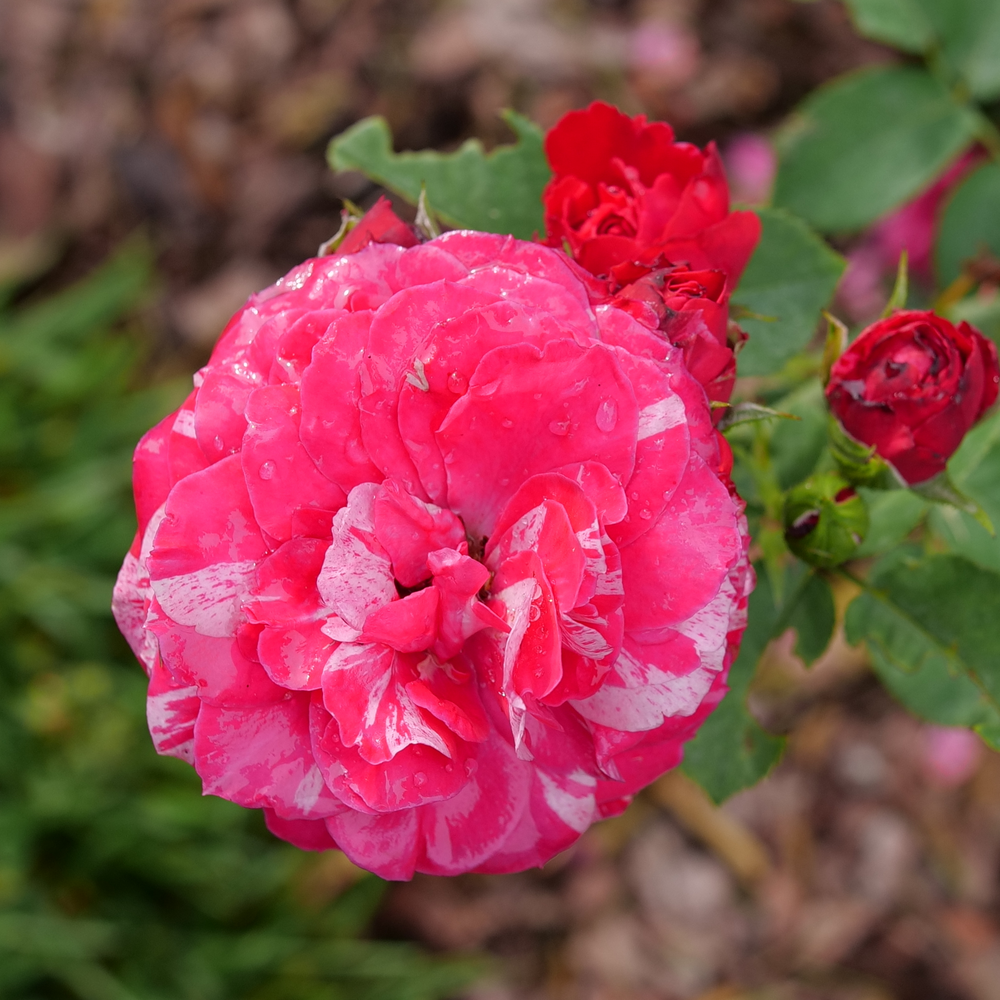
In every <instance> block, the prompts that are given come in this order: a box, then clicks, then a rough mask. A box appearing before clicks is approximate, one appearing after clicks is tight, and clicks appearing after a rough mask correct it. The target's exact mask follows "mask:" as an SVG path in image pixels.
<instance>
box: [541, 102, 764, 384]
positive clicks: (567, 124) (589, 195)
mask: <svg viewBox="0 0 1000 1000" xmlns="http://www.w3.org/2000/svg"><path fill="white" fill-rule="evenodd" d="M545 151H546V154H547V156H548V159H549V165H550V166H551V168H552V172H553V177H552V180H551V181H550V182H549V184H548V186H547V187H546V189H545V194H544V198H543V200H544V205H545V227H546V234H547V240H546V241H547V243H548V245H549V246H553V247H563V248H564V249H566V250H567V251H568V252H569V253H570V254H571V255H572V256H573V258H574V259H575V260H576V261H578V263H579V264H580V265H581V266H583V267H584V268H586V269H587V270H588V271H590V272H591V273H592V274H594V275H596V276H598V277H600V278H601V279H602V280H603V282H604V283H605V286H606V288H607V291H608V294H609V295H618V296H619V299H624V300H626V301H629V302H632V303H634V302H636V301H637V300H641V301H644V302H645V303H646V304H647V305H649V306H650V307H652V308H653V309H654V310H655V312H656V313H657V315H658V324H659V327H660V329H661V330H662V331H663V333H664V335H665V336H666V337H667V338H668V339H669V340H670V342H671V343H673V344H675V345H676V346H678V347H681V349H682V351H683V352H684V359H685V362H686V364H687V366H688V369H689V370H690V371H691V372H692V374H694V375H695V377H696V378H697V379H698V380H699V381H700V382H701V383H702V385H703V386H705V388H706V391H707V392H708V394H709V397H710V398H711V399H713V400H719V401H727V400H728V399H729V396H730V394H731V393H732V385H733V382H734V380H735V378H736V359H735V354H734V348H735V347H737V346H738V345H739V343H740V341H741V338H742V335H741V334H740V333H739V331H738V330H736V331H733V333H732V335H730V331H729V312H728V302H729V295H730V294H731V293H732V291H733V289H734V288H735V287H736V284H737V282H738V281H739V277H740V274H741V273H742V272H743V269H744V267H746V264H747V261H748V260H749V259H750V255H751V254H752V253H753V250H754V247H755V246H756V244H757V241H758V239H759V238H760V220H759V219H758V218H757V216H756V215H755V214H754V213H753V212H730V210H729V188H728V185H727V184H726V177H725V173H724V171H723V167H722V160H721V159H720V157H719V153H718V150H717V149H716V148H715V145H714V144H709V146H708V148H707V149H706V150H705V151H702V150H700V149H698V147H697V146H694V145H692V144H690V143H686V142H675V141H674V134H673V131H672V130H671V128H670V126H669V125H667V124H666V122H649V123H647V122H646V119H645V117H644V116H642V115H639V116H638V117H635V118H629V117H628V116H627V115H624V114H622V113H621V112H620V111H618V110H617V109H616V108H613V107H612V106H611V105H609V104H603V103H601V102H599V101H598V102H594V103H593V104H591V105H590V107H589V108H586V109H584V110H582V111H572V112H570V113H569V114H567V115H565V116H564V117H563V118H562V119H560V121H559V122H558V123H557V124H556V126H555V127H554V128H553V129H551V131H549V133H548V134H547V135H546V138H545ZM619 304H621V303H619Z"/></svg>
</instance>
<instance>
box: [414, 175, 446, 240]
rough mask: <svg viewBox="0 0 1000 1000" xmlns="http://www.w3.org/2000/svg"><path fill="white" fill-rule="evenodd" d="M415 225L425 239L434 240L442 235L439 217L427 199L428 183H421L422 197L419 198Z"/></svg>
mask: <svg viewBox="0 0 1000 1000" xmlns="http://www.w3.org/2000/svg"><path fill="white" fill-rule="evenodd" d="M413 225H414V226H416V228H417V232H419V233H420V235H421V236H423V237H424V239H427V240H433V239H434V238H435V237H437V236H440V235H441V227H440V226H439V225H438V223H437V219H436V218H435V216H434V210H433V209H432V208H431V206H430V202H429V201H428V200H427V185H426V184H421V185H420V197H419V198H418V199H417V217H416V218H415V219H414V220H413Z"/></svg>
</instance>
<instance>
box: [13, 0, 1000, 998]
mask: <svg viewBox="0 0 1000 1000" xmlns="http://www.w3.org/2000/svg"><path fill="white" fill-rule="evenodd" d="M885 57H886V54H885V53H884V51H883V50H880V49H879V48H877V47H875V46H872V45H870V44H868V43H865V42H863V41H861V40H860V39H858V38H857V37H856V36H855V35H854V34H853V32H852V30H851V28H850V25H849V23H848V21H847V19H846V17H845V14H844V11H843V8H842V7H841V5H840V4H839V3H836V2H834V0H820V2H817V3H796V2H793V0H703V2H697V0H649V2H645V3H643V2H638V0H636V2H628V0H591V2H586V0H551V2H545V0H451V2H439V3H436V2H433V0H297V2H291V0H289V2H279V0H228V2H226V0H0V282H2V281H3V280H4V279H5V278H9V277H10V276H13V275H17V274H22V275H39V274H41V275H43V277H41V278H37V277H36V278H33V279H32V280H33V281H34V284H33V285H29V288H28V292H29V294H31V293H32V290H35V291H44V290H46V289H48V288H51V287H56V286H58V285H59V284H61V283H63V282H65V281H67V280H69V279H71V278H73V277H75V276H76V275H79V274H81V273H83V272H84V271H85V270H86V269H88V268H89V267H90V266H92V265H93V264H94V263H96V262H97V261H98V260H100V259H101V258H103V256H104V255H105V254H106V253H107V252H108V250H109V249H110V248H111V247H113V246H114V245H115V244H116V243H117V242H118V241H120V240H121V239H122V238H123V237H125V236H126V235H127V234H129V233H131V232H132V231H134V230H135V229H136V228H137V227H142V228H144V229H145V231H146V232H147V233H148V235H149V237H150V239H151V240H152V242H153V245H154V247H155V248H156V250H157V254H158V260H159V264H160V268H161V273H162V275H163V282H164V293H163V296H162V299H161V305H160V309H159V312H158V317H159V320H158V322H159V327H158V328H157V329H156V336H157V337H158V339H159V342H160V344H161V348H163V349H166V350H168V351H171V352H173V355H174V357H175V358H176V362H175V364H176V365H177V366H179V367H182V368H189V367H191V366H192V365H193V364H194V363H196V362H197V361H198V360H199V358H200V357H202V356H203V355H204V353H205V351H206V349H207V346H208V345H209V344H210V342H211V340H212V339H213V338H214V336H215V335H216V334H217V332H218V330H219V329H220V328H221V326H222V324H223V322H224V321H225V319H226V318H227V316H228V314H229V313H230V312H231V311H232V310H233V309H235V308H236V307H237V306H238V305H239V304H240V303H241V302H242V299H243V298H244V297H245V296H246V294H248V293H249V292H250V291H252V290H254V289H255V288H257V287H260V286H262V285H264V284H266V283H268V282H269V281H270V280H272V279H273V278H274V277H276V276H277V275H279V274H281V273H282V272H284V271H285V270H287V269H288V268H289V267H290V266H291V265H292V264H294V263H296V262H297V261H298V260H300V259H301V258H303V257H305V256H308V255H310V254H311V253H313V252H314V250H315V248H316V247H317V245H318V244H319V243H320V242H321V241H323V240H324V239H326V238H327V237H329V236H330V235H331V234H332V233H333V232H334V231H335V230H336V228H337V225H338V221H339V210H340V204H341V203H340V198H341V197H343V196H347V197H351V198H353V199H355V200H359V201H361V202H362V203H366V202H370V201H371V200H372V199H373V198H374V197H375V196H376V194H377V191H376V190H375V189H373V188H371V187H370V186H369V185H368V184H366V182H365V181H364V180H363V179H362V178H358V177H352V176H343V177H333V176H332V175H331V174H330V173H329V171H328V170H327V169H326V167H325V165H324V160H323V152H324V147H325V144H326V142H327V140H328V139H329V137H330V136H331V135H333V134H335V133H336V132H337V131H339V130H341V129H343V128H344V127H346V126H347V125H349V124H350V123H351V122H353V121H355V120H357V119H358V118H360V117H362V116H364V115H367V114H374V113H379V114H384V115H385V116H386V117H387V118H388V119H389V121H390V123H391V125H392V127H393V131H394V134H395V135H396V137H397V141H398V143H399V145H400V147H401V148H419V147H423V146H436V147H439V148H447V147H449V146H452V145H454V144H456V143H458V142H459V141H461V140H462V139H464V138H466V137H468V136H470V135H476V136H479V137H481V138H482V139H483V140H484V142H486V143H487V144H488V145H489V144H493V143H496V142H498V141H504V140H505V138H506V132H505V127H504V126H503V125H502V123H501V122H500V121H499V120H498V118H497V111H498V110H499V109H501V108H503V107H505V106H513V107H516V108H517V109H518V110H521V111H523V112H525V113H527V114H528V115H530V116H531V117H533V118H534V119H535V120H537V121H538V122H540V123H541V124H543V125H549V124H551V123H552V122H553V121H554V120H555V119H556V118H558V116H559V115H560V114H562V113H563V112H564V111H566V110H568V109H569V108H571V107H573V106H577V105H579V104H582V103H584V102H585V101H587V100H589V99H590V98H592V97H603V98H605V99H608V100H611V101H614V102H615V103H617V104H619V105H620V106H621V107H623V108H625V109H626V110H629V111H630V112H639V111H645V112H647V113H649V114H651V115H653V116H656V117H664V118H667V119H668V120H670V121H671V122H673V123H674V124H675V126H676V128H677V130H678V132H679V134H680V135H681V137H683V138H688V139H692V140H694V141H697V142H706V141H708V140H709V139H713V138H714V139H717V140H718V141H720V143H721V144H722V146H723V149H725V144H726V142H727V140H729V139H730V138H731V137H733V136H734V135H736V134H738V133H740V132H745V131H748V130H760V129H765V130H766V129H767V128H769V127H771V126H773V125H774V124H775V123H776V122H778V121H779V120H780V119H781V118H782V116H783V115H784V114H785V113H786V112H787V111H788V109H789V108H791V107H792V106H793V105H794V104H795V102H796V101H797V100H798V99H799V98H800V97H801V96H802V95H803V94H805V93H806V92H808V91H809V90H810V89H811V88H813V87H814V86H815V85H817V84H818V83H820V82H821V81H823V80H824V79H827V78H828V77H830V76H832V75H835V74H837V73H840V72H843V71H844V70H846V69H849V68H851V67H853V66H857V65H861V64H863V63H865V62H868V61H871V60H873V59H881V58H885ZM784 648H785V647H783V646H781V645H780V644H779V645H778V646H777V647H776V648H775V651H774V655H772V656H771V657H770V660H769V666H768V669H767V670H765V671H764V673H763V676H762V678H761V681H760V683H759V684H758V690H757V692H756V694H755V699H756V701H755V704H756V707H757V708H758V710H759V712H760V714H761V717H762V719H764V720H765V721H766V722H768V723H769V724H770V725H772V726H773V727H774V728H775V730H776V731H783V732H789V733H790V734H791V740H790V749H789V753H788V756H787V759H786V760H785V762H784V763H783V764H782V765H781V766H780V767H779V768H778V769H777V770H776V772H775V773H774V774H773V775H772V776H771V777H770V778H768V779H767V780H766V781H765V782H764V783H763V784H761V785H760V786H759V787H758V788H756V789H754V790H752V791H749V792H745V793H743V794H741V795H739V796H737V797H736V798H735V799H734V800H732V801H731V802H729V803H727V804H726V806H725V807H724V808H723V809H722V810H716V809H714V808H712V807H710V806H709V805H708V804H707V803H706V802H705V801H704V799H703V798H701V797H699V794H698V793H697V791H696V790H695V789H693V788H692V787H691V786H689V785H687V784H685V783H684V781H683V780H681V779H679V778H677V777H675V776H674V777H670V778H668V779H666V780H665V781H664V782H663V783H661V784H660V785H658V786H656V787H655V788H654V789H653V790H652V791H651V792H649V793H647V794H646V795H644V796H643V797H642V798H641V799H640V800H639V801H637V802H636V803H635V804H634V805H633V806H632V807H631V808H630V809H629V811H628V812H627V813H626V814H625V815H624V816H623V817H621V818H619V819H617V820H614V821H611V822H608V823H604V824H601V825H599V826H598V827H596V828H594V829H593V830H592V831H591V832H590V833H588V834H587V836H586V837H585V838H584V840H583V841H582V843H581V844H580V845H579V847H578V848H577V849H576V850H574V851H573V852H571V853H570V854H569V855H567V856H565V857H560V858H558V859H556V861H554V862H553V863H552V864H550V865H549V866H548V867H547V868H546V869H545V870H544V871H542V872H537V873H528V874H525V875H520V876H504V877H476V876H469V877H465V878H460V879H452V880H443V879H432V878H417V879H415V880H414V881H413V882H412V883H411V884H408V885H403V886H398V887H395V888H394V889H393V890H392V892H391V894H390V897H389V900H388V903H387V905H386V907H385V908H384V911H383V913H382V915H381V917H380V921H379V925H378V928H377V930H378V932H379V933H380V934H382V935H385V936H390V937H408V938H413V939H415V940H418V941H421V942H423V943H425V944H428V945H430V946H432V947H435V948H442V949H469V950H480V949H481V950H485V951H487V952H488V953H490V954H492V955H494V956H495V957H496V959H497V962H496V966H495V974H494V976H493V978H492V979H491V981H490V982H488V983H486V984H484V985H483V986H482V987H481V988H480V989H478V990H477V991H476V992H475V993H474V994H473V996H474V998H475V1000H514V998H517V1000H522V998H523V1000H528V998H539V1000H541V998H551V1000H563V998H566V1000H570V998H572V1000H577V998H579V1000H654V998H655V1000H675V998H676V1000H688V998H699V1000H750V998H753V1000H765V998H766V1000H800V998H801V1000H827V998H829V1000H890V998H895V1000H960V998H967V1000H994V998H1000V929H998V921H1000V907H998V899H997V888H998V877H997V876H998V870H997V869H998V857H1000V758H998V757H997V756H995V755H993V754H988V753H986V752H985V751H984V752H983V753H982V757H981V760H980V762H979V764H978V766H977V767H976V768H975V770H974V773H973V775H972V777H971V778H970V779H969V780H967V781H965V782H963V783H960V784H957V785H955V784H951V785H949V784H946V783H942V782H941V781H936V780H935V779H933V778H932V777H931V776H929V774H928V770H927V766H926V760H925V758H926V743H927V738H928V737H927V731H926V730H925V728H924V727H922V726H921V725H920V724H919V723H917V722H915V721H914V720H912V719H910V718H909V717H907V716H906V715H905V714H904V713H903V712H901V711H900V710H899V709H898V708H896V707H894V705H893V704H892V702H891V701H890V700H889V699H888V698H887V697H886V696H885V695H884V694H883V693H882V692H881V690H880V688H879V687H878V685H877V684H876V683H875V681H874V680H873V679H872V678H871V675H870V674H869V673H868V672H867V670H866V669H865V668H864V665H863V663H861V662H860V661H859V659H858V657H857V655H856V654H853V653H851V652H850V651H848V650H846V649H845V648H844V647H838V649H836V650H835V651H834V653H833V654H832V655H831V656H830V657H828V658H827V659H826V660H825V661H824V662H823V663H821V664H820V665H818V666H817V667H815V668H814V669H813V670H812V671H811V672H809V673H806V672H805V671H803V670H802V668H801V666H799V665H797V664H796V663H794V661H792V659H791V658H790V656H789V655H788V654H787V652H782V650H783V649H784Z"/></svg>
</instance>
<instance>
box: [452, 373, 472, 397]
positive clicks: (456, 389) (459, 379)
mask: <svg viewBox="0 0 1000 1000" xmlns="http://www.w3.org/2000/svg"><path fill="white" fill-rule="evenodd" d="M468 388H469V380H468V379H467V378H466V377H465V376H464V375H463V374H462V373H461V372H452V373H451V374H450V375H449V376H448V389H449V390H450V391H451V392H453V393H455V395H456V396H461V395H462V393H463V392H465V390H466V389H468Z"/></svg>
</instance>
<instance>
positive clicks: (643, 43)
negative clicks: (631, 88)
mask: <svg viewBox="0 0 1000 1000" xmlns="http://www.w3.org/2000/svg"><path fill="white" fill-rule="evenodd" d="M700 62H701V47H700V45H699V44H698V36H697V35H695V34H694V33H693V32H691V31H690V30H688V29H687V28H685V27H683V26H682V25H678V24H670V23H669V22H666V21H661V20H658V19H649V20H645V21H642V22H641V23H640V24H638V25H636V27H635V28H634V29H633V30H632V32H631V34H630V35H629V40H628V64H629V67H630V68H631V69H633V70H638V71H639V72H641V73H646V74H649V75H650V76H653V77H655V78H656V79H657V80H658V81H659V82H661V83H664V84H667V85H672V86H680V85H681V84H684V83H687V82H688V80H690V79H691V78H692V77H693V76H694V75H695V74H696V73H697V72H698V66H699V63H700Z"/></svg>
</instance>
